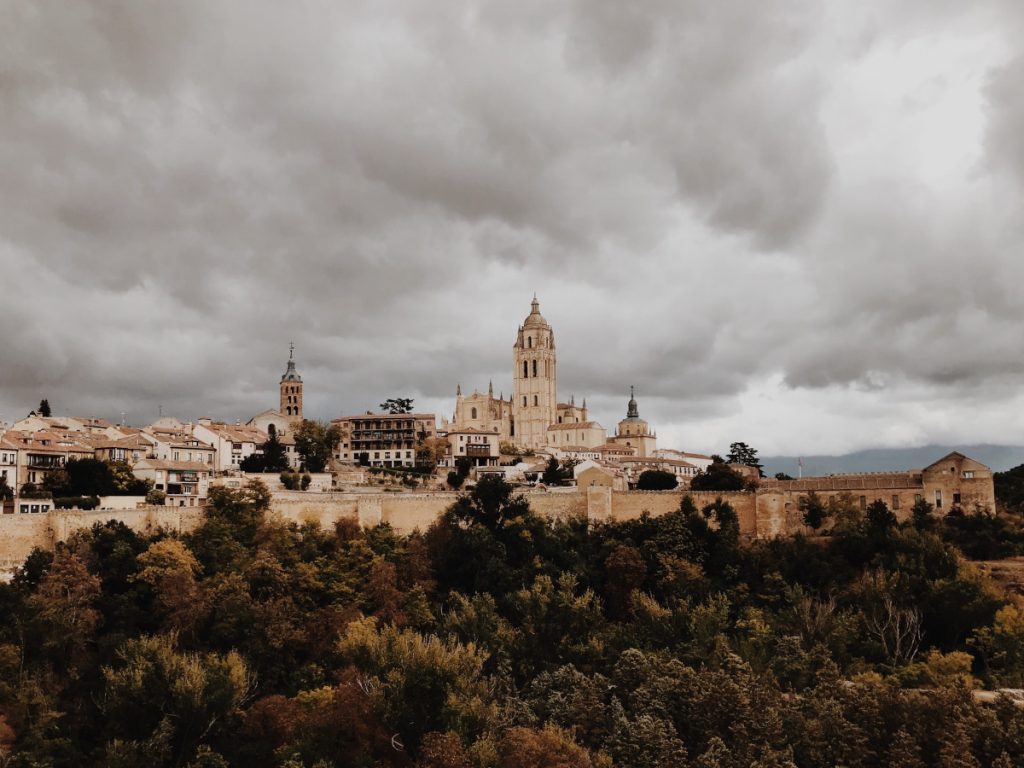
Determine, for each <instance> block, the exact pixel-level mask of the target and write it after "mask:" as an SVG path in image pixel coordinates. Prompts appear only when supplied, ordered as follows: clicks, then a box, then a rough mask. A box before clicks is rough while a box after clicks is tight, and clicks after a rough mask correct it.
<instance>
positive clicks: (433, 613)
mask: <svg viewBox="0 0 1024 768" xmlns="http://www.w3.org/2000/svg"><path fill="white" fill-rule="evenodd" d="M269 501H270V499H269V495H268V493H267V491H266V489H265V488H264V487H263V486H260V485H258V484H254V485H251V486H249V487H247V488H245V489H242V490H230V489H224V488H219V489H215V490H212V491H211V498H210V502H211V503H210V505H209V507H208V509H207V513H206V517H205V521H204V523H203V525H202V526H201V527H199V528H198V529H197V530H195V531H194V532H192V533H190V534H188V535H185V536H181V537H176V536H170V535H167V534H166V533H163V532H158V533H156V534H155V535H152V536H144V535H139V534H137V533H134V532H133V531H131V530H130V529H128V528H126V527H125V526H123V525H120V524H117V523H113V522H111V523H108V524H106V525H97V526H95V527H94V528H92V529H91V530H89V531H87V532H83V533H80V534H78V535H76V536H75V537H74V538H72V539H71V540H70V541H68V542H66V543H64V544H61V545H59V546H58V548H57V550H56V552H53V553H50V552H44V551H36V552H34V553H33V554H32V555H31V556H30V557H29V558H28V560H27V561H26V562H25V564H24V565H23V567H22V568H21V569H20V570H19V571H18V572H17V574H16V576H15V578H14V579H13V581H12V582H11V583H10V584H7V585H2V586H0V604H2V610H3V615H4V621H3V622H2V623H0V744H2V750H3V751H2V753H0V765H4V766H115V767H123V768H128V767H133V768H134V767H139V768H142V767H145V768H159V767H161V766H186V765H187V766H194V767H196V768H199V767H200V766H202V768H214V767H215V766H229V765H230V766H287V767H288V768H302V767H305V768H314V767H316V768H327V767H328V766H334V767H335V768H342V767H347V766H420V767H422V768H427V767H429V768H484V767H488V768H491V767H494V768H497V767H500V768H527V767H531V766H552V767H561V768H584V767H585V766H626V767H629V768H633V767H636V768H647V767H648V766H651V767H653V766H694V767H695V768H697V767H699V768H715V767H718V768H740V767H741V766H742V767H743V768H749V767H751V766H758V767H764V768H767V767H769V766H771V767H773V768H775V767H778V768H783V767H784V766H808V767H810V766H815V767H818V766H820V767H821V768H826V767H827V768H832V766H848V767H850V768H855V767H858V766H863V767H865V768H867V767H869V766H894V767H895V768H912V767H916V766H948V767H950V768H952V767H953V766H957V767H960V766H962V767H964V768H968V767H970V766H986V767H987V766H998V768H1006V767H1007V766H1020V765H1024V709H1022V708H1020V707H1019V706H1017V705H1016V704H1015V703H1014V702H1013V701H1012V700H1011V699H1010V698H1008V697H1006V696H1002V695H999V696H993V697H992V700H991V701H986V702H984V703H982V702H980V701H979V700H978V698H979V697H977V696H976V695H975V693H974V691H975V689H978V688H986V689H998V688H1012V687H1024V603H1021V602H1020V601H1019V600H1018V599H1017V598H1013V597H1008V596H1007V595H1006V594H1005V593H1004V592H1003V591H1002V590H1001V589H999V588H997V586H996V585H994V584H993V583H992V582H990V581H988V580H987V579H986V578H985V577H984V576H983V574H982V573H981V572H980V570H979V568H978V567H977V566H976V565H974V564H972V562H971V561H970V559H969V558H978V559H981V558H994V557H1002V556H1006V555H1012V554H1016V553H1019V552H1020V551H1021V549H1022V546H1024V537H1022V536H1021V532H1020V528H1019V526H1018V525H1016V524H1015V523H1014V522H1013V521H1012V520H1011V519H1008V518H1004V517H996V516H994V515H988V514H985V515H978V514H968V515H960V516H953V517H946V518H938V517H937V516H935V515H934V514H933V512H932V510H930V509H929V508H928V507H927V505H919V507H918V508H915V510H914V515H913V517H912V519H911V520H909V521H908V522H906V523H902V524H898V523H897V522H896V519H895V517H894V516H893V515H892V513H891V512H890V511H889V510H888V509H886V508H885V507H884V505H872V506H871V508H870V509H869V510H868V511H867V512H866V513H865V512H861V511H860V510H859V508H858V507H857V506H856V505H854V504H853V503H852V500H845V501H844V500H842V499H840V500H839V501H838V502H833V503H832V504H831V505H830V506H829V508H828V509H824V510H818V513H819V514H820V515H822V516H825V515H827V516H829V517H831V518H832V520H831V523H830V525H831V531H830V534H829V535H828V536H815V537H813V538H803V537H794V538H791V539H785V540H783V539H779V540H772V541H758V542H752V543H744V542H741V541H740V538H739V532H738V524H737V518H736V514H735V512H734V510H733V509H732V508H731V507H730V506H729V505H728V504H727V503H724V502H721V501H719V502H718V503H715V504H712V505H709V506H708V507H706V508H703V509H698V508H696V507H695V506H694V504H693V503H692V501H691V500H690V499H689V498H688V497H687V498H684V499H683V501H682V504H681V506H680V508H679V509H678V511H676V512H674V513H672V514H668V515H664V516H661V517H657V518H651V517H644V518H641V519H639V520H635V521H630V522H619V523H607V524H594V523H592V522H591V523H588V522H587V521H586V520H568V521H560V522H551V521H547V520H545V519H542V518H541V517H539V516H537V515H535V514H533V513H532V512H531V510H530V509H529V507H528V505H527V503H526V502H525V500H524V499H523V498H522V497H519V496H517V495H516V494H515V492H514V490H513V489H512V488H511V487H510V486H508V485H506V484H505V483H504V482H502V481H501V480H495V479H486V480H483V481H481V482H480V483H479V484H478V485H476V487H475V488H473V489H472V490H470V491H469V492H468V493H466V494H464V495H462V496H460V498H459V500H458V501H457V502H456V503H455V504H454V505H453V506H452V507H451V508H450V509H449V510H448V511H447V513H446V514H445V515H444V517H443V518H442V519H441V520H439V521H438V522H437V523H435V524H434V525H433V526H432V527H431V528H430V529H428V530H426V531H424V532H422V533H418V534H414V535H412V536H408V537H403V536H398V535H396V534H395V533H394V532H393V531H392V530H391V529H390V528H389V527H388V526H386V525H382V526H379V527H376V528H372V529H365V530H361V529H360V528H359V527H358V525H357V524H355V523H354V522H348V521H345V522H341V523H339V524H338V526H337V527H336V529H335V530H333V531H324V530H321V529H320V528H319V527H317V526H313V525H307V526H296V525H294V524H286V523H284V522H282V521H280V520H278V519H276V518H275V517H273V516H272V515H270V514H269V513H268V509H269Z"/></svg>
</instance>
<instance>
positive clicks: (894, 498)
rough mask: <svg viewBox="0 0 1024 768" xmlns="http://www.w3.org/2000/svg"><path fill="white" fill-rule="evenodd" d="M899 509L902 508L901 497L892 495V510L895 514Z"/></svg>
mask: <svg viewBox="0 0 1024 768" xmlns="http://www.w3.org/2000/svg"><path fill="white" fill-rule="evenodd" d="M899 508H900V497H899V494H896V493H894V494H893V495H892V509H893V511H894V512H895V511H896V510H897V509H899Z"/></svg>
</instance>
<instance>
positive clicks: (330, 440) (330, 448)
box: [295, 419, 340, 472]
mask: <svg viewBox="0 0 1024 768" xmlns="http://www.w3.org/2000/svg"><path fill="white" fill-rule="evenodd" d="M339 437H340V432H339V430H338V427H337V426H330V427H329V426H327V425H326V424H324V423H323V422H319V421H310V420H309V419H304V420H303V421H302V424H300V425H299V428H298V429H296V430H295V450H296V451H297V452H298V454H299V456H301V457H302V464H303V467H304V468H305V470H306V471H307V472H323V471H324V469H325V468H326V467H327V462H328V461H329V460H330V458H331V454H332V453H333V452H334V446H336V445H337V444H338V439H339Z"/></svg>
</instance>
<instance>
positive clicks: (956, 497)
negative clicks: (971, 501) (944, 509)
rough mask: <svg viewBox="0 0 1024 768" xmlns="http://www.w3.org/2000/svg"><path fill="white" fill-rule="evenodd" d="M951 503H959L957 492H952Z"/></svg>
mask: <svg viewBox="0 0 1024 768" xmlns="http://www.w3.org/2000/svg"><path fill="white" fill-rule="evenodd" d="M953 503H954V504H959V503H960V494H959V493H954V494H953Z"/></svg>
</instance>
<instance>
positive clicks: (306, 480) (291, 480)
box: [281, 472, 313, 491]
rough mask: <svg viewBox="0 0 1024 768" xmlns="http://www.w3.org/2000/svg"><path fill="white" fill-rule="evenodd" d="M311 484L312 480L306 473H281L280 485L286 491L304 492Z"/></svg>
mask: <svg viewBox="0 0 1024 768" xmlns="http://www.w3.org/2000/svg"><path fill="white" fill-rule="evenodd" d="M312 482H313V478H312V477H310V476H309V473H308V472H303V473H302V474H300V473H298V472H282V473H281V485H283V486H284V487H285V490H288V491H305V490H307V489H308V488H309V485H310V483H312Z"/></svg>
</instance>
